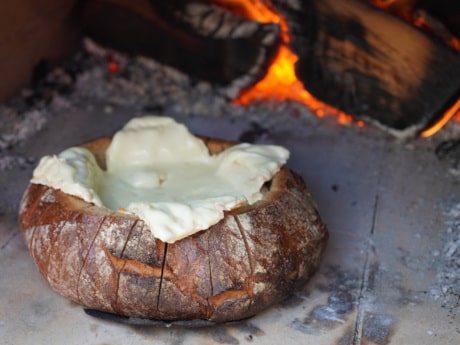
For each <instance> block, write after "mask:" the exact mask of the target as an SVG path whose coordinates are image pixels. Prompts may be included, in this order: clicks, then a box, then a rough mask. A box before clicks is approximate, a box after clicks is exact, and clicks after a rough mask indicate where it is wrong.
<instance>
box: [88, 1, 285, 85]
mask: <svg viewBox="0 0 460 345" xmlns="http://www.w3.org/2000/svg"><path fill="white" fill-rule="evenodd" d="M84 29H85V31H86V33H87V34H88V35H90V36H91V37H93V38H94V39H95V40H96V41H98V42H100V43H102V44H104V45H108V46H110V47H113V48H115V49H120V50H124V51H127V52H131V53H135V54H142V55H146V56H150V57H153V58H154V59H156V60H157V61H159V62H162V63H164V64H167V65H170V66H173V67H176V68H178V69H179V70H181V71H183V72H185V73H187V74H188V75H189V76H191V77H192V78H196V79H201V80H207V81H210V82H212V83H216V84H222V85H227V84H229V83H231V82H234V81H235V80H236V79H238V78H242V77H243V78H245V79H244V81H243V82H242V83H241V86H242V87H244V86H247V85H249V84H251V83H254V82H255V80H257V79H258V78H260V76H261V75H263V73H264V71H265V70H266V68H267V67H268V63H269V61H270V59H271V56H272V55H273V54H274V52H275V50H276V47H277V45H278V40H279V27H278V26H277V25H273V24H261V23H257V22H254V21H250V20H245V19H244V18H241V17H239V16H237V15H233V14H232V13H230V12H228V11H226V10H225V9H222V8H220V7H218V6H216V5H214V4H212V3H208V2H206V1H204V2H201V1H177V0H176V1H154V0H152V1H149V0H139V1H126V0H92V1H89V2H87V4H86V8H85V15H84Z"/></svg>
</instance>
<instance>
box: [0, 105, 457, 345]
mask: <svg viewBox="0 0 460 345" xmlns="http://www.w3.org/2000/svg"><path fill="white" fill-rule="evenodd" d="M134 113H137V111H135V110H133V109H130V108H129V107H116V108H114V109H107V108H106V107H104V106H94V107H92V108H91V109H89V110H88V109H84V110H76V109H73V110H72V109H67V110H65V111H64V112H63V113H62V114H60V115H59V116H55V117H53V118H52V121H48V122H47V123H46V124H44V125H43V128H42V129H41V130H40V131H38V132H36V133H35V134H33V135H31V136H30V137H28V139H27V140H25V141H24V142H22V143H21V145H17V147H13V149H11V150H10V151H9V153H10V155H11V156H12V157H22V158H23V159H22V160H19V163H18V164H12V165H11V166H9V167H7V168H4V169H3V170H2V171H0V185H1V189H2V190H1V195H0V338H1V343H2V344H22V345H26V344H34V345H38V344H68V345H72V344H79V345H80V344H137V345H141V344H153V343H155V344H177V345H178V344H184V345H185V344H200V345H203V344H246V343H248V344H286V345H288V344H289V345H290V344H299V345H300V344H302V345H303V344H317V345H321V344H328V345H331V344H341V345H346V344H378V345H385V344H417V345H424V344H426V345H431V344H439V345H441V344H446V345H447V344H449V345H451V344H460V326H459V325H460V323H459V322H460V320H459V319H458V318H459V317H460V314H459V296H460V283H459V277H458V274H459V268H460V259H459V257H460V240H459V238H460V235H459V233H460V204H459V203H460V183H459V180H458V177H456V176H455V175H452V174H451V173H450V172H449V169H448V167H447V166H446V164H445V163H442V162H440V161H439V160H438V159H437V158H436V155H435V154H434V150H433V147H432V146H433V145H431V144H430V142H429V141H427V143H424V142H421V141H420V140H421V139H419V140H416V142H415V143H414V142H412V143H410V142H406V143H403V142H400V141H397V140H395V139H392V138H390V137H388V136H387V135H384V134H382V133H381V132H380V131H378V130H375V129H371V128H369V127H365V128H362V129H359V128H355V127H353V126H347V127H341V126H339V125H337V124H335V123H333V122H331V121H327V120H325V121H319V122H314V123H308V122H307V123H305V122H302V121H300V120H299V121H298V120H296V119H295V118H294V117H288V118H284V119H278V120H274V121H273V122H272V123H268V122H265V119H263V118H258V117H257V116H254V115H253V116H251V117H250V118H245V117H244V116H238V117H230V116H229V117H224V116H221V117H219V118H216V117H203V116H184V117H181V116H179V115H175V114H172V115H173V116H175V117H176V118H178V119H179V120H181V121H184V122H185V123H186V124H188V125H189V126H190V128H191V129H192V130H193V131H194V132H196V133H199V134H206V135H212V136H220V137H223V138H227V139H239V138H241V137H243V138H246V139H248V138H249V139H253V140H255V141H256V142H258V143H276V144H281V145H284V146H286V147H287V148H289V149H290V150H291V153H292V155H291V159H290V161H289V165H290V166H291V167H292V168H294V169H295V170H296V171H297V172H299V173H300V174H301V175H302V176H303V177H304V179H305V181H306V183H307V184H308V186H309V187H310V189H311V191H312V193H313V195H314V196H315V198H316V200H317V202H318V204H319V207H320V210H321V213H322V216H323V218H324V220H325V222H326V223H327V226H328V228H329V231H330V241H329V244H328V247H327V251H326V253H325V256H324V260H323V261H322V265H321V267H320V269H319V271H318V272H317V273H316V275H315V276H314V277H313V278H312V279H311V280H310V281H309V282H308V284H307V285H306V286H305V287H304V288H303V289H302V290H301V291H299V292H298V293H296V294H295V295H294V296H292V297H291V298H289V299H288V300H286V301H285V302H284V303H282V304H279V305H274V306H273V307H271V308H270V309H269V310H267V311H266V312H264V313H262V314H260V315H258V316H255V317H253V318H251V319H249V320H246V321H243V322H240V323H235V324H228V325H219V326H213V327H205V328H198V329H187V328H181V327H177V326H172V327H151V326H150V327H149V326H140V325H127V324H121V323H117V322H113V321H106V320H101V319H98V318H94V317H91V316H88V315H86V314H85V313H84V311H83V309H82V308H81V307H80V306H78V305H76V304H74V303H71V302H69V301H68V300H66V299H65V298H62V297H60V296H59V295H57V294H56V293H54V292H53V291H52V290H51V289H50V288H49V286H48V285H47V283H46V282H45V281H44V279H42V277H41V276H40V275H39V273H38V272H37V270H36V268H35V266H34V263H33V261H32V259H31V258H30V256H29V254H28V252H27V249H26V247H25V245H24V242H23V239H22V236H21V234H20V230H19V227H18V224H17V206H18V203H19V200H20V197H21V195H22V193H23V191H24V190H25V188H26V186H27V183H28V179H29V178H30V176H31V173H32V170H33V167H34V165H35V164H36V162H37V159H38V158H39V157H41V156H43V155H45V154H51V153H58V152H60V151H61V150H62V149H64V148H66V147H69V146H71V145H74V144H77V143H79V142H82V141H85V140H89V139H91V138H94V137H97V136H101V135H108V134H111V133H112V132H113V131H115V130H116V129H118V128H120V127H121V126H122V125H123V124H124V123H125V122H126V120H127V119H128V118H129V117H130V116H132V115H133V114H134ZM254 123H258V124H259V125H258V126H255V125H254ZM261 128H263V129H261Z"/></svg>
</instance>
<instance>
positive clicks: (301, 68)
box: [84, 0, 460, 135]
mask: <svg viewBox="0 0 460 345" xmlns="http://www.w3.org/2000/svg"><path fill="white" fill-rule="evenodd" d="M409 2H411V1H409ZM411 3H412V2H411ZM270 4H271V6H272V7H273V8H274V9H275V10H276V11H278V12H279V13H280V14H281V15H283V17H284V18H286V20H287V22H288V24H289V30H290V33H291V35H292V40H291V42H290V46H291V48H292V49H293V51H294V52H295V53H296V54H297V55H298V56H299V61H298V63H297V65H296V71H297V74H298V77H299V79H300V80H301V81H302V82H303V84H304V86H305V88H306V89H307V90H308V91H309V92H310V93H312V94H313V95H314V96H315V97H316V98H318V99H320V100H322V101H323V102H325V103H328V104H330V105H332V106H334V107H336V108H338V109H340V110H342V111H344V112H346V113H348V114H350V115H352V116H353V117H355V118H357V119H364V120H366V121H369V122H374V123H376V124H378V125H380V126H382V127H384V128H386V129H389V130H390V131H392V132H394V133H397V134H398V135H412V134H415V133H416V132H418V131H420V130H422V129H424V128H426V127H427V126H429V125H430V124H431V123H433V122H434V121H435V120H436V119H437V118H438V117H439V116H440V114H442V113H443V112H444V111H445V110H446V109H447V108H448V107H449V106H450V105H451V104H452V103H453V102H454V101H456V100H457V99H458V97H459V95H460V79H459V78H456V77H455V76H457V75H460V57H459V54H458V53H456V52H454V51H453V50H452V49H450V48H449V47H447V46H445V45H444V44H442V43H441V42H440V41H437V40H435V39H433V38H432V37H431V36H429V35H427V34H426V33H424V32H422V31H420V30H419V29H417V28H415V27H413V26H411V25H410V24H408V23H406V22H404V21H403V20H402V19H400V18H397V17H395V16H394V15H392V14H390V13H387V12H384V11H382V10H380V9H378V8H376V7H375V6H372V5H371V4H369V2H368V1H367V0H308V1H300V0H272V1H270ZM228 6H229V5H227V4H226V3H224V2H222V1H220V0H219V1H217V0H214V1H213V0H193V1H192V0H173V1H168V2H166V1H160V0H150V1H149V0H139V1H135V2H132V1H128V0H91V1H88V2H87V3H86V8H85V11H84V13H85V16H84V27H85V29H86V32H87V33H88V34H89V35H90V36H91V37H93V38H94V39H96V41H98V42H100V43H102V44H105V45H108V46H111V47H113V48H116V49H121V50H125V51H128V52H132V53H136V54H143V55H147V56H150V57H153V58H154V59H156V60H158V61H159V62H162V63H164V64H167V65H170V66H174V67H176V68H178V69H179V70H181V71H183V72H185V73H187V74H188V75H189V76H190V77H192V78H196V79H200V80H206V81H209V82H212V83H216V84H220V85H226V86H228V85H230V84H231V85H235V84H236V85H237V90H242V89H243V88H245V87H247V86H251V85H252V84H254V83H255V82H256V81H258V80H259V78H260V77H261V76H262V75H263V74H264V73H265V71H266V68H267V67H268V65H269V64H270V62H271V60H272V58H273V55H274V53H275V51H276V48H277V46H278V44H279V39H280V28H279V26H278V25H276V24H261V23H257V22H254V21H252V20H248V19H245V18H242V17H241V16H239V13H238V11H236V12H235V13H233V12H231V11H229V8H228ZM233 94H234V93H233Z"/></svg>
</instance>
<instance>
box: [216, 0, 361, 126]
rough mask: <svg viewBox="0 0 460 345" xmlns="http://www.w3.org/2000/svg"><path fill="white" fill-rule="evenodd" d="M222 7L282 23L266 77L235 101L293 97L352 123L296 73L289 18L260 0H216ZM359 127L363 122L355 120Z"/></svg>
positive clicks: (320, 113) (240, 13)
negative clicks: (305, 83) (291, 47)
mask: <svg viewBox="0 0 460 345" xmlns="http://www.w3.org/2000/svg"><path fill="white" fill-rule="evenodd" d="M214 2H215V3H217V4H218V5H219V6H222V7H225V8H227V9H229V10H230V11H232V12H233V13H236V14H238V15H241V16H243V17H245V18H247V19H251V20H254V21H257V22H260V23H276V24H278V25H279V26H280V31H281V43H280V45H279V47H278V50H277V52H276V53H275V56H274V59H273V62H272V63H271V65H270V66H269V68H268V69H267V73H266V74H265V76H264V77H263V78H262V79H261V80H259V81H258V82H257V83H256V84H255V85H253V86H252V87H250V88H248V89H246V90H244V91H242V92H241V94H240V95H239V96H238V97H237V98H236V99H234V100H233V102H234V103H235V104H238V105H247V104H249V103H252V102H257V101H267V100H274V101H278V102H282V101H286V100H292V101H297V102H301V103H304V104H305V105H306V106H307V107H309V108H310V109H311V110H312V111H313V112H314V113H315V114H316V115H317V116H318V117H323V116H325V115H326V114H335V115H337V121H338V122H339V123H340V124H348V123H351V122H353V118H352V117H351V116H350V115H348V114H346V113H345V112H342V111H340V110H338V109H336V108H334V107H332V106H330V105H328V104H326V103H324V102H321V101H319V100H318V99H316V98H315V97H314V96H312V95H311V94H310V93H309V92H308V91H307V90H305V88H304V86H303V84H302V82H301V81H300V80H299V79H298V78H297V76H296V73H295V67H294V66H295V63H296V62H297V60H298V56H297V55H296V54H294V52H293V51H292V50H291V49H290V48H289V42H290V41H291V37H290V34H289V28H288V24H287V22H286V20H285V19H284V18H283V17H282V16H281V15H279V14H278V13H276V12H275V11H274V10H273V9H271V8H270V7H269V6H268V5H267V4H266V3H264V2H263V1H261V0H253V1H244V0H217V1H214ZM355 123H356V125H357V126H359V127H362V126H364V122H363V121H355Z"/></svg>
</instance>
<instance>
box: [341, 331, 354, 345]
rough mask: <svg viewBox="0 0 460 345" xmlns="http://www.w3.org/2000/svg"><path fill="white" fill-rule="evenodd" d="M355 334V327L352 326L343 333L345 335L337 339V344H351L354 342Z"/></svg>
mask: <svg viewBox="0 0 460 345" xmlns="http://www.w3.org/2000/svg"><path fill="white" fill-rule="evenodd" d="M354 334H355V328H354V327H353V326H350V327H348V328H347V330H346V331H345V332H344V333H343V335H342V336H341V337H340V338H339V340H337V345H350V344H354V340H355V339H354Z"/></svg>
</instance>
